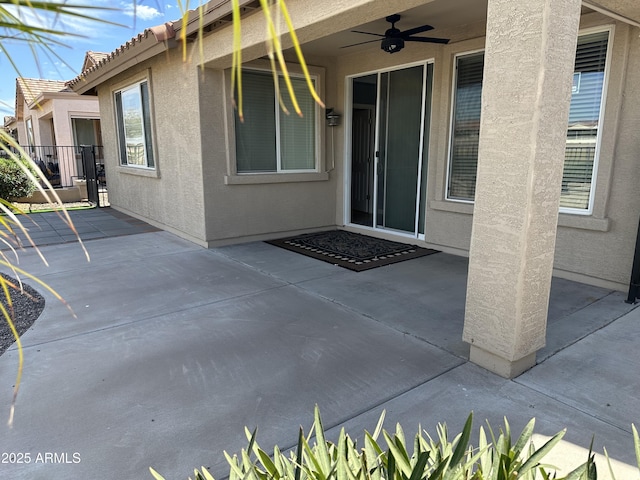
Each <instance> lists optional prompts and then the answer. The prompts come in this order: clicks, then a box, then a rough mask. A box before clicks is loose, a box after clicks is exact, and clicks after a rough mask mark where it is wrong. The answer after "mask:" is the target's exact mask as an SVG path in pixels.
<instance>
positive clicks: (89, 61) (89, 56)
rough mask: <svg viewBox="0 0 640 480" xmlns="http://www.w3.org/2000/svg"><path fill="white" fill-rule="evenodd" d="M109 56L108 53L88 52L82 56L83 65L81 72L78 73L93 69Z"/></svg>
mask: <svg viewBox="0 0 640 480" xmlns="http://www.w3.org/2000/svg"><path fill="white" fill-rule="evenodd" d="M108 56H109V54H108V53H104V52H92V51H91V50H89V51H88V52H87V53H86V54H85V56H84V63H83V64H82V70H80V72H84V71H85V70H88V69H90V68H92V67H95V66H96V65H98V63H100V62H101V61H102V60H105V59H106V58H107V57H108Z"/></svg>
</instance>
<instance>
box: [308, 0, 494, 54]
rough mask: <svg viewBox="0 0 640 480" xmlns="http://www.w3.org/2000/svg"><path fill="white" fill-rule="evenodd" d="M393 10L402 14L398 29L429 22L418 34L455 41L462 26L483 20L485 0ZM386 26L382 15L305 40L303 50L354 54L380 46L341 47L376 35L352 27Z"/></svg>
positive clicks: (443, 0) (462, 34)
mask: <svg viewBox="0 0 640 480" xmlns="http://www.w3.org/2000/svg"><path fill="white" fill-rule="evenodd" d="M396 13H399V14H400V15H401V16H402V18H401V20H400V21H399V22H398V23H397V24H396V28H399V29H400V30H407V29H410V28H414V27H418V26H420V25H424V24H428V25H431V26H433V27H434V28H433V30H431V31H429V32H426V33H424V34H420V35H421V36H429V37H440V38H449V39H451V42H456V41H460V40H463V39H465V38H467V34H466V30H467V29H466V28H463V27H466V26H469V25H478V24H482V25H484V24H485V23H486V20H487V0H435V1H433V2H429V3H427V4H425V5H422V6H420V7H416V8H412V9H410V10H405V11H402V10H398V11H397V12H396ZM389 27H390V24H389V23H388V22H387V21H386V20H385V19H384V18H380V19H378V20H375V21H373V22H369V23H365V24H361V25H354V26H353V27H352V28H350V29H348V30H344V31H342V32H338V33H335V34H332V35H329V36H327V37H325V38H322V39H318V40H314V41H312V42H308V43H306V44H305V45H304V52H305V53H306V54H309V55H323V56H335V55H347V54H353V53H356V52H359V51H364V50H369V49H371V48H372V47H375V48H380V47H379V44H377V43H375V42H372V43H370V44H365V45H358V46H354V47H349V48H341V47H343V46H345V45H351V44H354V43H359V42H365V41H367V40H374V39H375V37H374V36H370V35H364V34H361V33H353V32H352V30H360V31H366V32H372V33H380V34H384V32H385V31H386V30H387V29H388V28H389Z"/></svg>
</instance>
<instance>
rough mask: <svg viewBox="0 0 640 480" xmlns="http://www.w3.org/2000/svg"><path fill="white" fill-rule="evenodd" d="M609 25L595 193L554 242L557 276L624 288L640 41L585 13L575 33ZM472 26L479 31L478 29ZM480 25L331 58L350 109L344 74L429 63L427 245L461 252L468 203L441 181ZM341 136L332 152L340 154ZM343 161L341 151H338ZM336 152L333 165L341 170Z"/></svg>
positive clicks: (630, 244)
mask: <svg viewBox="0 0 640 480" xmlns="http://www.w3.org/2000/svg"><path fill="white" fill-rule="evenodd" d="M603 25H614V33H613V37H612V38H613V46H612V50H611V56H610V77H609V82H608V89H607V96H606V105H605V108H606V110H605V118H604V122H603V124H602V127H601V128H602V132H603V140H602V144H601V152H600V160H599V168H598V172H597V180H596V195H595V198H594V207H593V213H592V214H591V215H587V216H583V215H570V214H560V216H559V228H558V235H557V242H556V257H555V269H556V274H558V275H561V276H566V277H569V278H576V279H578V280H582V281H588V282H590V283H595V284H601V285H606V286H612V287H617V288H620V289H625V288H626V286H627V284H628V281H629V276H630V272H631V262H632V260H633V248H634V245H635V238H636V230H637V226H638V216H639V214H640V208H639V207H640V198H639V197H640V196H638V195H637V185H638V184H640V183H639V180H640V178H639V176H640V173H638V172H637V170H638V168H637V167H638V162H639V161H640V159H639V157H638V152H639V151H640V148H639V147H640V145H639V144H640V139H639V137H638V136H637V134H636V133H634V132H637V131H638V129H639V128H640V113H638V112H640V60H639V57H640V39H639V36H640V35H639V33H640V32H639V31H638V30H639V29H637V28H634V27H630V26H628V25H626V24H624V23H620V22H616V21H614V20H612V19H609V18H607V17H604V16H603V15H600V14H589V15H585V16H584V17H583V18H582V21H581V29H588V28H592V27H597V26H603ZM476 27H478V28H476ZM479 27H480V26H470V27H469V28H468V29H467V32H468V36H469V39H468V40H463V41H459V42H456V43H453V44H451V45H447V46H444V47H442V48H440V49H439V48H437V47H436V48H434V47H432V46H429V45H425V46H423V47H422V48H421V49H420V50H419V52H417V51H416V49H405V50H403V51H401V52H399V53H396V54H394V55H392V56H390V55H381V54H380V53H379V51H378V50H376V49H372V50H371V52H370V53H369V52H366V53H359V54H358V55H347V56H342V57H339V58H338V59H337V73H338V75H337V77H338V99H339V100H338V103H339V104H341V105H342V106H341V108H343V109H344V110H347V109H348V108H349V105H348V99H347V98H346V92H345V85H346V83H345V82H344V81H343V79H344V78H345V77H346V76H349V75H356V74H358V75H359V74H362V73H367V72H371V71H374V70H379V69H384V68H389V67H392V66H394V65H403V64H409V63H412V62H415V61H421V60H427V59H432V60H434V79H433V87H434V90H433V92H434V93H433V104H432V124H431V125H432V127H431V132H430V137H431V143H430V145H429V164H428V184H427V185H428V187H427V201H428V208H427V212H426V231H425V244H426V245H428V246H432V247H435V248H440V249H443V250H445V251H450V252H453V253H459V254H462V255H466V254H467V253H468V250H469V242H470V238H471V225H472V215H473V205H472V204H469V203H462V202H455V201H447V200H446V198H445V192H446V190H445V189H446V177H447V168H448V166H447V157H448V149H449V138H450V137H449V136H450V115H451V107H452V106H451V101H452V85H453V71H454V61H455V55H456V54H459V53H468V52H473V51H478V50H482V49H483V48H484V37H483V35H484V32H483V30H482V28H479ZM343 138H344V132H342V135H341V136H340V142H339V143H340V146H339V147H337V148H338V151H343V150H344V146H343V143H344V142H343ZM344 153H345V155H344V156H346V155H347V152H344ZM342 157H343V156H342V155H339V156H338V158H340V160H339V162H338V164H337V166H336V168H337V169H338V170H339V171H340V172H341V173H342V172H346V170H345V168H346V166H345V165H344V163H343V161H342ZM345 194H346V189H345V186H344V182H342V181H340V182H339V183H338V202H337V210H336V217H337V222H338V224H345V223H346V222H347V221H348V218H345V217H346V215H345V211H344V207H343V205H344V202H345Z"/></svg>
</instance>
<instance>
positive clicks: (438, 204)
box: [429, 200, 473, 215]
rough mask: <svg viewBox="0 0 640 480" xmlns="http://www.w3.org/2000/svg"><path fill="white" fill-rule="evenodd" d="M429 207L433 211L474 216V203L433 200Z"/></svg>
mask: <svg viewBox="0 0 640 480" xmlns="http://www.w3.org/2000/svg"><path fill="white" fill-rule="evenodd" d="M429 207H431V209H433V210H442V211H444V212H453V213H466V214H467V215H473V203H464V202H452V201H444V200H432V201H430V202H429Z"/></svg>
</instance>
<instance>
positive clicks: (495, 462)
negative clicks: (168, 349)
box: [150, 406, 640, 480]
mask: <svg viewBox="0 0 640 480" xmlns="http://www.w3.org/2000/svg"><path fill="white" fill-rule="evenodd" d="M383 421H384V412H383V414H382V415H381V417H380V419H379V421H378V425H377V426H376V429H375V430H374V433H373V434H370V433H369V432H366V431H365V432H364V438H363V445H362V447H359V446H358V445H357V442H356V441H355V440H353V439H352V438H351V437H350V436H349V434H347V433H346V432H345V430H344V429H342V430H341V431H340V433H339V435H338V440H337V442H332V441H329V440H327V439H326V437H325V432H324V428H323V426H322V420H321V418H320V412H319V409H318V407H317V406H316V409H315V414H314V422H313V426H312V427H311V430H310V432H309V434H308V435H305V434H304V431H303V430H302V428H300V431H299V435H298V445H297V447H296V448H295V449H293V450H291V451H289V452H288V453H283V452H282V451H281V450H280V449H279V448H278V446H277V445H276V446H275V447H274V449H273V454H269V453H267V452H266V451H265V450H263V449H262V448H261V447H260V446H259V445H258V442H257V439H256V431H255V430H254V431H253V432H251V431H249V430H248V429H245V433H246V435H247V440H248V442H249V444H248V447H247V448H246V449H243V450H242V451H241V452H240V453H239V454H236V455H233V456H231V455H229V454H228V453H227V452H225V457H226V459H227V462H228V463H229V466H230V470H229V480H520V479H522V480H536V479H542V480H550V479H554V480H597V472H596V468H595V463H594V456H593V454H592V453H591V452H589V455H588V458H587V459H586V461H585V463H583V464H582V465H579V466H578V467H577V468H575V469H574V470H573V471H571V472H570V473H569V474H567V475H566V476H564V477H562V478H560V477H557V472H556V471H555V468H554V467H551V466H549V465H544V464H543V463H542V459H543V457H544V456H545V455H547V454H548V453H549V452H550V451H551V450H552V449H554V448H555V447H556V446H557V445H558V443H559V442H560V440H561V439H562V437H563V436H564V433H565V432H564V430H563V431H561V432H559V433H557V434H556V435H554V436H553V437H551V439H549V440H548V441H547V442H546V443H545V444H544V445H542V446H541V447H540V448H536V447H535V446H534V445H533V442H532V436H533V430H534V425H535V419H532V420H531V421H530V422H529V423H528V424H527V425H526V427H525V428H524V429H523V430H522V433H521V434H520V435H519V436H518V438H517V439H516V440H515V443H514V442H513V441H512V437H511V428H510V426H509V422H508V421H507V419H506V418H505V420H504V426H502V427H501V428H500V433H499V435H497V436H496V434H495V433H494V431H493V429H492V428H491V426H490V425H487V431H488V433H489V436H488V437H487V433H486V431H485V429H484V428H483V427H480V429H479V437H478V446H477V447H474V446H472V445H471V444H470V443H469V442H470V439H471V432H472V429H473V414H470V415H469V416H468V418H467V420H466V422H465V425H464V428H463V430H462V432H461V433H460V434H458V435H456V436H455V437H454V438H453V439H452V440H449V434H448V429H447V426H446V424H439V425H438V426H437V429H436V430H437V435H436V436H435V437H431V436H430V435H429V434H428V433H427V432H425V431H423V430H422V429H421V428H420V427H419V428H418V432H417V433H416V435H415V436H414V437H413V439H411V441H410V442H408V441H407V439H406V437H405V434H404V431H403V429H402V427H401V426H400V425H396V428H395V431H394V432H393V433H389V432H387V431H385V430H383V429H382V423H383ZM633 430H634V439H635V443H636V454H637V456H638V464H639V468H640V440H639V439H638V435H637V432H636V430H635V427H633ZM380 434H382V436H383V437H384V442H385V444H386V446H383V444H381V443H380V442H379V441H378V437H379V436H380ZM488 439H490V440H491V442H489V441H488ZM312 440H313V441H312ZM150 472H151V473H152V475H153V477H154V478H155V479H156V480H165V479H164V477H163V476H162V475H160V474H159V473H158V472H156V471H155V470H154V469H153V468H150ZM194 478H195V480H213V476H212V475H211V474H210V473H209V472H208V471H207V470H206V469H205V468H204V467H202V468H201V470H197V469H196V470H194Z"/></svg>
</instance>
